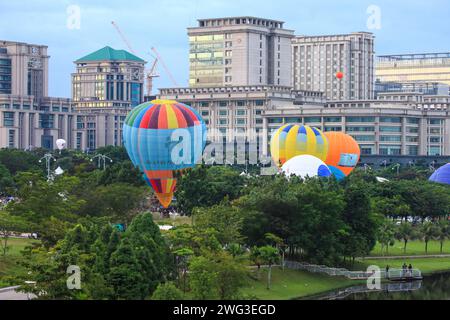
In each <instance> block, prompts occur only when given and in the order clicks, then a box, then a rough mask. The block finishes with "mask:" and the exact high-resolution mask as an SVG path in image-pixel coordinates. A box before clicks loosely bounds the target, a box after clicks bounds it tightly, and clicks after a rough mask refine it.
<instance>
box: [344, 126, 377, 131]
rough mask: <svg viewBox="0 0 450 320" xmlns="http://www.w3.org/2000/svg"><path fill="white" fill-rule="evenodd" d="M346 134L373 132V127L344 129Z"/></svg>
mask: <svg viewBox="0 0 450 320" xmlns="http://www.w3.org/2000/svg"><path fill="white" fill-rule="evenodd" d="M345 131H347V132H374V131H375V127H346V128H345Z"/></svg>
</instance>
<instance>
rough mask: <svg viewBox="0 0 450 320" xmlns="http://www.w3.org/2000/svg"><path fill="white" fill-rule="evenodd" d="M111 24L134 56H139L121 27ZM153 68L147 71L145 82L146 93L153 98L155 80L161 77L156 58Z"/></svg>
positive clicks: (112, 22)
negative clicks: (157, 69)
mask: <svg viewBox="0 0 450 320" xmlns="http://www.w3.org/2000/svg"><path fill="white" fill-rule="evenodd" d="M111 24H112V25H113V27H114V28H115V29H116V31H117V33H118V34H119V36H120V38H122V41H123V42H124V43H125V44H126V46H127V48H128V50H130V51H131V53H133V54H134V55H137V53H136V51H134V49H133V48H132V47H131V44H130V42H129V41H128V39H127V37H125V35H124V34H123V32H122V31H121V30H120V28H119V26H118V25H117V23H116V22H114V21H111ZM154 59H155V60H154V61H153V64H152V67H151V68H150V69H145V71H144V72H145V80H146V91H147V95H148V96H151V95H152V91H153V79H154V78H157V77H159V74H158V72H157V71H156V66H157V64H158V58H154Z"/></svg>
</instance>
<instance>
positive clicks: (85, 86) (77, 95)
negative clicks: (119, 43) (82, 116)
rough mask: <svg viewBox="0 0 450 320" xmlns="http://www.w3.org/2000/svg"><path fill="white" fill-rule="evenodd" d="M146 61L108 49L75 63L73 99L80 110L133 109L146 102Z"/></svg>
mask: <svg viewBox="0 0 450 320" xmlns="http://www.w3.org/2000/svg"><path fill="white" fill-rule="evenodd" d="M145 63H146V62H145V61H144V60H142V59H141V58H139V57H136V56H135V55H133V54H131V53H129V52H127V51H125V50H115V49H113V48H111V47H104V48H102V49H100V50H98V51H95V52H93V53H91V54H89V55H87V56H85V57H83V58H80V59H78V60H76V61H75V64H76V72H75V73H73V74H72V99H73V102H74V104H75V106H76V107H77V108H90V109H92V108H124V109H126V108H132V107H135V106H137V105H139V104H140V103H142V102H143V101H144V91H143V84H144V66H145Z"/></svg>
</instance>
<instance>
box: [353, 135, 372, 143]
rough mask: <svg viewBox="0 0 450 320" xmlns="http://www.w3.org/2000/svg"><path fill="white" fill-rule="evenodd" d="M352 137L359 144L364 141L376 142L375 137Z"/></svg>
mask: <svg viewBox="0 0 450 320" xmlns="http://www.w3.org/2000/svg"><path fill="white" fill-rule="evenodd" d="M352 137H353V138H354V139H355V140H356V141H358V142H360V141H361V142H364V141H375V136H369V135H352Z"/></svg>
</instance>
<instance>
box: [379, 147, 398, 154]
mask: <svg viewBox="0 0 450 320" xmlns="http://www.w3.org/2000/svg"><path fill="white" fill-rule="evenodd" d="M401 151H402V147H401V146H389V145H380V154H381V155H386V156H398V155H400V154H401Z"/></svg>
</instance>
